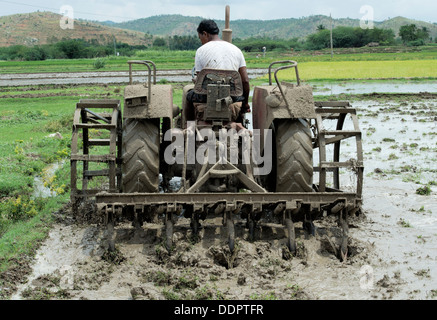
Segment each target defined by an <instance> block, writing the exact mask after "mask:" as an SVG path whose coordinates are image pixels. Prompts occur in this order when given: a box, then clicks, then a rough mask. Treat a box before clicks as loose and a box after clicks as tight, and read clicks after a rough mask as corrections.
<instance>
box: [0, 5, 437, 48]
mask: <svg viewBox="0 0 437 320" xmlns="http://www.w3.org/2000/svg"><path fill="white" fill-rule="evenodd" d="M60 19H61V15H59V14H56V13H52V12H33V13H27V14H15V15H10V16H3V17H0V46H1V47H5V46H10V45H16V44H21V45H41V44H47V43H53V42H56V41H59V40H61V39H63V38H70V39H76V38H80V39H85V40H94V41H96V42H98V43H100V44H107V43H110V42H112V41H113V37H114V36H115V38H116V40H117V42H123V43H127V44H130V45H147V44H150V42H151V41H152V36H161V37H163V36H174V35H196V29H197V26H198V24H199V22H200V21H201V20H202V19H203V18H202V17H187V16H182V15H159V16H152V17H149V18H142V19H137V20H132V21H127V22H122V23H115V22H112V21H105V22H96V21H87V20H74V29H73V30H71V29H66V30H63V29H61V28H60V26H59V21H60ZM216 21H217V24H218V25H219V27H220V29H221V30H222V29H223V28H224V20H216ZM330 21H331V20H330V18H329V17H328V16H324V15H312V16H309V17H302V18H297V19H296V18H290V19H277V20H233V21H231V29H232V30H233V37H234V38H241V39H245V38H250V37H269V38H277V39H291V38H304V37H306V36H308V35H309V34H312V33H314V32H315V31H316V30H317V26H318V25H323V26H325V27H326V28H329V26H330ZM411 23H415V24H416V25H417V26H418V27H426V28H428V30H429V31H430V36H432V37H433V39H436V38H437V23H427V22H423V21H416V20H411V19H407V18H403V17H395V18H393V19H388V20H385V21H382V22H377V21H375V22H374V26H375V27H377V28H387V29H393V31H394V32H395V34H396V35H397V34H398V31H399V28H400V27H401V26H402V25H406V24H411ZM333 25H334V27H337V26H351V27H358V26H359V25H360V20H359V19H350V18H342V19H333Z"/></svg>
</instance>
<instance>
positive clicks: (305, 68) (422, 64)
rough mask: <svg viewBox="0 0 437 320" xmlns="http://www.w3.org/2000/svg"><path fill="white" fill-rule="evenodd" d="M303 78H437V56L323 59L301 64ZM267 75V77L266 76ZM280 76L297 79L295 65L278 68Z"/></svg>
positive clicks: (282, 78)
mask: <svg viewBox="0 0 437 320" xmlns="http://www.w3.org/2000/svg"><path fill="white" fill-rule="evenodd" d="M298 68H299V76H300V78H301V80H304V81H306V80H330V79H337V80H341V79H385V78H437V61H436V60H411V61H408V60H403V61H322V62H302V63H299V64H298ZM266 78H267V77H266ZM278 79H280V80H290V81H293V80H294V79H296V77H295V71H294V69H286V70H283V71H279V72H278Z"/></svg>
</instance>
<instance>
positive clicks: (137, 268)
mask: <svg viewBox="0 0 437 320" xmlns="http://www.w3.org/2000/svg"><path fill="white" fill-rule="evenodd" d="M432 85H433V84H431V86H432ZM348 98H350V99H349V101H350V102H351V104H352V106H353V107H354V108H356V109H357V114H358V117H359V123H360V129H361V131H362V138H363V153H364V189H363V207H362V214H361V215H359V216H357V217H353V218H352V219H350V221H349V228H350V229H349V235H350V239H349V248H350V257H349V259H348V260H347V261H345V262H340V261H339V259H338V258H337V257H336V256H335V255H334V253H333V249H332V247H331V245H330V243H331V242H332V241H334V242H335V241H336V239H337V238H338V234H339V230H340V229H339V228H338V226H337V221H336V219H335V218H333V217H326V218H325V219H322V220H317V221H315V225H316V233H315V236H309V235H307V234H306V233H305V232H304V231H303V228H302V225H301V224H296V236H297V242H298V253H297V255H296V257H292V258H291V259H290V258H289V257H286V256H284V243H285V231H284V230H283V228H281V226H280V225H279V224H274V223H270V222H269V221H264V222H263V221H262V222H263V223H261V224H260V225H259V226H258V228H257V230H256V233H255V235H256V239H255V241H248V238H247V236H248V231H247V229H246V228H245V221H243V220H237V222H236V240H237V250H236V254H235V255H234V256H232V257H230V255H229V252H227V251H226V250H227V243H226V230H225V229H224V228H223V227H222V223H221V218H216V219H212V218H211V219H207V220H205V221H204V222H202V226H203V228H202V230H201V232H200V237H201V240H200V241H199V242H196V243H193V242H191V241H190V232H191V231H190V221H189V220H188V219H185V218H182V217H181V218H180V219H179V220H178V222H177V224H176V226H175V239H174V240H175V241H174V242H175V246H176V248H175V249H174V252H173V254H171V255H169V254H168V253H167V252H166V250H165V249H164V241H163V237H164V234H165V231H164V226H163V225H162V224H151V223H145V224H144V226H143V228H142V229H140V230H135V229H134V228H133V227H132V226H131V225H130V224H128V223H126V224H123V223H122V224H119V225H118V226H117V227H116V236H117V239H116V248H117V251H116V252H117V254H116V255H114V256H111V257H108V254H107V251H106V248H107V242H106V241H105V237H104V232H103V229H102V228H100V227H99V226H98V225H97V224H93V223H76V222H75V221H73V220H72V218H71V212H70V209H69V208H68V207H66V208H65V210H63V211H60V212H57V213H55V215H56V217H57V219H58V222H57V223H56V224H55V226H54V227H53V229H52V230H51V232H50V235H49V237H48V239H47V240H46V241H45V242H44V243H43V245H42V246H41V248H40V250H39V251H38V253H37V255H36V258H35V260H34V262H33V264H32V266H31V270H30V274H29V276H28V277H27V279H25V281H23V283H22V284H20V285H19V286H18V288H17V291H16V292H15V294H14V295H13V296H12V299H38V298H47V299H121V300H128V299H148V300H149V299H159V300H162V299H230V300H232V299H249V300H256V299H264V300H265V299H281V300H282V299H333V300H345V299H360V300H361V299H376V300H380V299H437V197H436V195H437V94H433V93H423V94H419V93H415V94H393V95H390V94H387V95H385V94H368V95H356V96H354V95H351V96H349V97H348ZM316 100H317V99H316ZM342 152H343V153H344V156H345V157H346V158H347V157H348V154H347V153H348V152H349V150H348V147H346V148H344V149H342ZM351 183H352V182H351ZM89 214H91V213H90V212H89ZM229 259H232V268H230V267H229Z"/></svg>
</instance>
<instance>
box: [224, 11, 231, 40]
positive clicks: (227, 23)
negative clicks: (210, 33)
mask: <svg viewBox="0 0 437 320" xmlns="http://www.w3.org/2000/svg"><path fill="white" fill-rule="evenodd" d="M230 17H231V8H230V7H229V6H226V9H225V28H224V29H223V30H222V39H223V40H225V41H227V42H229V43H232V30H231V28H230Z"/></svg>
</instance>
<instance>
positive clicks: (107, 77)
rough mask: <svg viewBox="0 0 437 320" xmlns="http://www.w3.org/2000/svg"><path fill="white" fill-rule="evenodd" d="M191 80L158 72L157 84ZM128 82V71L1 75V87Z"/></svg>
mask: <svg viewBox="0 0 437 320" xmlns="http://www.w3.org/2000/svg"><path fill="white" fill-rule="evenodd" d="M266 73H267V70H266V69H249V70H248V75H249V78H250V79H253V78H256V77H259V76H262V75H264V74H266ZM132 75H133V81H134V82H136V81H139V82H146V81H147V73H146V72H139V71H134V72H133V73H132ZM191 78H192V76H191V70H158V71H157V72H156V82H159V81H161V80H166V81H168V82H190V81H191ZM152 81H153V76H152ZM128 82H129V72H127V71H105V72H102V71H101V72H68V73H64V72H56V73H23V74H0V87H6V86H30V85H42V84H84V83H90V84H92V83H93V84H104V83H128Z"/></svg>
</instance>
